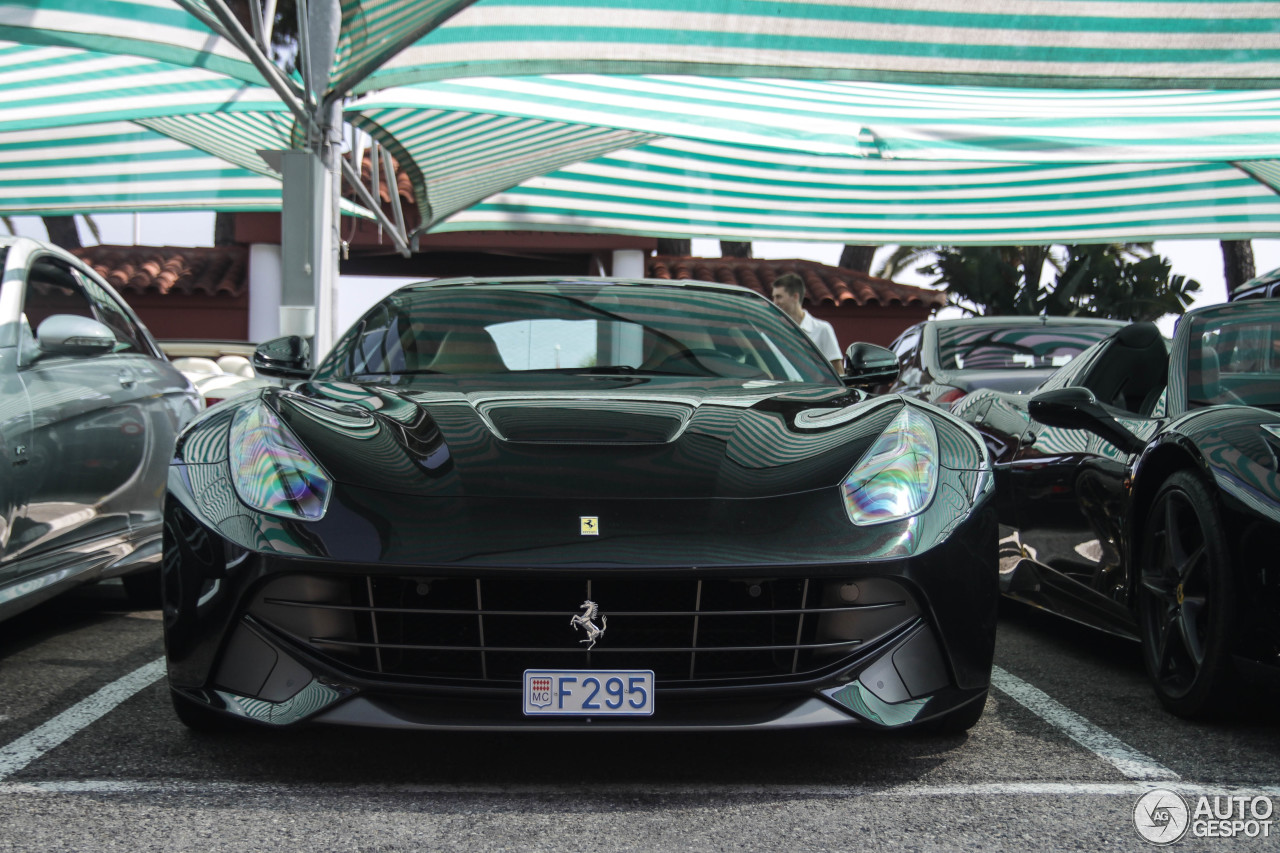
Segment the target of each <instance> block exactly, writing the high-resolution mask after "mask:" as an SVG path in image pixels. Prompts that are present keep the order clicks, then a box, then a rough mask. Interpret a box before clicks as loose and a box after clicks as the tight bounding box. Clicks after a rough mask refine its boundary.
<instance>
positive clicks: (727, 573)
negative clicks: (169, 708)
mask: <svg viewBox="0 0 1280 853" xmlns="http://www.w3.org/2000/svg"><path fill="white" fill-rule="evenodd" d="M995 549H996V529H995V520H994V514H993V512H992V511H991V509H990V502H989V501H985V502H984V504H983V505H982V506H980V507H979V508H978V509H977V510H976V511H975V512H973V513H972V514H971V515H970V516H969V517H968V518H967V519H966V520H965V521H964V522H963V523H961V524H960V525H958V526H957V527H956V528H955V529H954V530H952V531H950V534H949V535H948V536H947V538H946V539H945V540H944V541H942V542H941V543H940V544H938V545H936V546H934V547H932V548H930V549H928V550H926V551H924V552H922V553H918V554H914V555H911V556H907V557H900V558H894V559H881V560H876V561H867V562H836V561H831V560H829V559H827V560H823V561H821V562H818V563H802V564H797V563H794V562H793V563H791V564H789V565H777V564H770V565H765V566H762V565H746V566H743V565H737V566H714V567H711V568H697V567H694V566H683V567H674V568H673V567H671V566H657V567H637V566H608V567H602V566H598V565H597V566H584V567H571V568H565V567H559V568H552V567H548V566H539V567H535V568H529V569H526V570H523V571H520V572H515V571H513V570H512V569H511V568H510V567H509V566H507V567H499V568H494V567H490V568H484V567H476V566H466V567H460V566H456V565H453V566H429V567H428V566H412V565H402V564H401V565H386V564H381V563H373V564H370V563H352V562H348V561H336V560H317V559H297V558H293V559H290V558H286V557H282V556H281V555H280V554H278V553H264V552H261V551H253V550H246V549H244V548H242V547H241V546H240V545H237V544H235V543H232V542H230V541H228V540H226V539H224V538H223V537H221V536H220V535H219V534H218V533H217V532H216V531H215V530H214V529H212V528H211V527H209V526H207V525H205V524H204V523H203V522H202V521H201V520H200V519H198V518H197V517H196V516H195V515H193V514H192V513H191V512H190V511H189V509H188V508H187V507H186V506H185V505H184V504H183V502H181V501H177V500H173V499H172V497H171V499H170V500H169V502H168V504H167V509H166V552H165V570H164V579H165V581H164V582H165V633H166V647H167V653H168V661H169V680H170V685H171V687H172V688H173V689H174V690H175V691H178V692H179V693H181V694H182V695H183V696H185V697H186V698H188V699H191V700H195V701H198V702H201V703H203V704H204V705H206V706H207V707H209V708H211V709H214V710H218V711H222V712H225V713H227V714H230V715H234V716H239V717H243V718H245V719H247V720H252V721H255V722H259V723H263V724H268V725H277V726H278V725H293V724H296V723H301V722H304V721H305V722H317V723H331V724H347V725H360V726H371V727H393V728H421V729H498V730H501V729H512V730H516V729H518V730H525V729H533V728H539V729H552V730H566V729H579V730H595V731H604V730H627V731H644V730H671V729H685V730H723V729H756V728H797V727H808V726H818V725H834V724H847V725H861V726H864V727H869V728H898V727H900V726H904V725H910V724H916V723H922V722H925V721H928V720H930V719H934V718H937V717H939V716H942V715H945V714H948V713H949V712H951V711H954V710H956V709H958V708H960V707H962V706H964V705H966V704H967V703H969V702H976V701H982V697H984V696H985V695H986V691H987V687H988V684H989V678H990V671H991V661H992V656H993V653H994V637H995V623H996V607H997V598H998V593H997V579H996V578H997V573H996V554H995ZM298 579H301V582H299V581H298ZM516 580H518V581H520V582H521V583H525V584H528V583H533V584H535V586H533V587H529V586H526V587H522V588H521V589H522V590H524V591H523V592H521V594H520V595H511V594H509V595H508V598H507V599H506V600H503V599H502V597H501V595H500V594H498V593H495V592H492V591H491V590H495V589H497V588H498V585H500V584H503V583H505V582H514V581H516ZM432 583H436V584H440V585H442V586H443V587H450V586H451V587H453V588H455V591H456V589H466V588H470V587H474V588H475V589H476V590H477V593H476V595H477V597H478V599H479V600H478V601H477V602H476V604H474V605H472V604H468V603H467V602H458V601H453V602H452V603H449V604H446V605H441V604H439V603H438V602H432V603H431V606H423V605H419V606H406V604H405V601H404V597H405V596H406V595H409V594H410V592H409V591H411V590H412V589H414V588H415V587H416V586H417V587H420V586H422V585H423V584H425V585H426V586H427V587H430V586H431V584H432ZM663 584H667V585H671V586H670V588H672V589H675V588H677V587H678V588H682V589H683V588H688V589H690V590H694V589H696V590H697V592H696V594H695V595H696V596H697V599H698V601H699V602H703V599H704V597H705V598H706V599H714V600H715V601H717V602H719V603H718V604H716V605H715V607H716V608H718V610H717V609H714V608H712V609H710V610H708V609H707V608H708V607H710V604H709V603H700V604H696V605H694V606H693V607H692V608H691V607H688V606H685V605H680V606H678V607H673V611H678V612H663V613H654V612H653V610H652V609H646V607H648V608H653V607H655V605H653V604H652V603H649V604H646V605H645V606H644V607H641V606H636V605H635V604H629V605H628V604H627V603H628V602H634V601H635V599H636V597H637V596H638V595H639V594H640V593H638V592H637V590H640V589H642V588H643V587H645V586H655V587H657V586H661V585H663ZM611 585H612V586H611ZM628 585H629V586H628ZM542 586H547V587H549V588H552V589H556V588H565V589H567V590H572V592H565V593H564V594H563V595H561V596H560V599H562V601H561V605H560V606H561V607H563V608H564V609H563V610H562V611H561V612H554V613H552V612H547V611H545V610H543V609H542V608H543V607H544V605H543V604H542V603H540V602H537V601H534V602H530V603H527V604H525V605H521V606H520V607H519V608H517V605H516V604H513V603H512V601H517V602H518V601H520V600H522V598H523V597H525V596H527V595H528V594H529V592H528V591H529V590H531V589H536V588H538V587H542ZM850 586H854V587H857V588H858V589H859V590H861V591H862V594H863V596H864V597H863V600H862V601H861V602H854V603H852V604H849V603H847V602H845V603H842V602H841V601H839V600H836V599H834V598H833V596H837V597H838V596H839V595H840V590H842V589H845V588H847V587H850ZM753 588H761V589H763V590H764V592H763V597H765V598H767V599H769V600H771V601H773V602H774V604H773V605H772V607H771V608H770V609H767V610H765V611H760V612H757V611H756V610H753V609H751V608H752V607H753V606H754V605H744V604H742V603H741V602H740V601H738V600H729V599H728V598H726V596H728V595H729V594H730V593H729V592H726V590H732V591H736V592H738V593H740V594H741V595H745V596H748V597H750V596H751V595H752V594H753ZM365 589H367V597H362V596H363V595H364V593H363V590H365ZM611 589H612V590H614V591H613V592H610V591H609V590H611ZM797 589H804V591H803V592H800V593H795V590H797ZM387 590H394V591H395V594H394V595H392V596H391V598H390V599H388V598H387V596H388V595H389V593H388V592H387ZM579 590H581V591H582V595H583V596H585V597H590V595H588V593H590V594H591V595H596V596H598V597H599V598H600V599H601V600H602V601H604V602H605V603H606V605H607V606H612V607H614V608H623V607H624V606H627V607H628V610H620V609H614V610H613V611H611V612H612V614H613V616H614V620H613V625H612V626H611V630H613V632H614V633H613V634H612V635H611V636H610V637H609V638H608V642H605V643H602V644H601V646H600V648H598V649H597V650H596V651H595V652H584V651H583V647H582V646H581V645H580V644H579V643H578V635H577V634H576V633H575V632H573V631H571V630H569V626H568V620H569V616H571V615H572V614H573V612H574V608H575V607H577V606H578V603H579V601H581V600H582V598H580V597H578V595H579V592H578V591H579ZM755 594H756V595H757V596H760V595H761V593H755ZM794 594H798V595H799V599H798V600H797V599H788V597H787V596H788V595H794ZM664 595H665V593H664ZM610 596H612V597H610ZM455 597H456V596H455ZM486 599H488V600H490V601H491V603H490V604H489V605H488V607H489V610H488V611H486V612H484V613H481V612H480V611H482V610H484V606H485V605H484V601H485V600H486ZM746 600H747V599H746V598H743V599H742V601H746ZM846 605H847V606H846ZM863 605H865V606H863ZM698 607H702V608H703V609H702V610H698V609H697V608H698ZM516 609H518V610H519V612H518V613H517V612H515V610H516ZM646 613H647V614H648V615H649V616H650V617H652V621H654V622H655V623H662V626H663V627H661V628H657V627H655V628H654V629H653V630H654V631H657V632H658V633H650V634H645V635H644V638H643V639H637V640H636V641H635V642H633V643H630V645H628V641H627V640H626V639H625V638H626V637H627V636H628V635H627V627H626V626H627V622H628V620H632V621H638V620H640V618H641V617H642V616H644V615H645V614H646ZM735 614H736V615H735ZM499 616H505V617H507V618H508V619H509V620H524V621H519V622H517V623H515V624H518V625H519V626H520V627H519V628H518V629H512V630H513V633H510V634H508V635H506V637H505V638H504V635H503V634H502V629H501V628H500V627H499V626H498V617H499ZM730 616H733V619H734V620H741V624H740V625H738V626H737V627H735V628H725V629H723V631H721V632H720V635H719V636H718V637H716V638H714V639H713V638H712V634H713V633H714V632H712V631H711V630H710V629H709V628H708V627H707V626H708V624H709V623H711V622H714V620H715V619H721V620H726V621H732V620H730V619H729V617H730ZM482 617H486V618H489V619H490V620H491V622H490V625H491V627H490V630H489V631H488V633H487V634H486V633H484V632H483V631H478V630H474V629H471V628H467V627H465V626H460V627H459V626H455V628H453V629H451V630H449V631H445V632H444V633H437V634H431V628H430V626H438V625H442V624H443V625H448V624H450V623H451V620H452V622H454V623H459V624H460V623H461V622H463V621H467V620H470V621H472V622H475V621H483V620H482ZM646 618H647V617H646ZM415 619H416V620H418V622H416V623H415V622H414V621H413V620H415ZM539 620H540V621H539ZM681 621H684V622H694V623H695V624H700V625H701V626H702V627H701V628H696V629H695V631H700V632H701V634H700V635H699V634H696V633H695V634H694V635H692V637H691V639H687V640H686V639H683V636H684V635H683V634H682V633H681V631H682V630H683V629H679V630H674V629H671V628H670V625H671V623H673V622H681ZM393 623H395V624H398V628H396V629H395V630H398V632H399V633H394V632H393V633H394V635H389V634H388V628H387V626H393V627H394V625H393ZM761 625H767V626H768V627H767V633H768V637H767V638H766V639H763V640H752V641H751V642H750V643H746V644H745V645H751V646H752V648H750V649H747V650H740V651H734V652H728V651H726V648H733V649H739V648H740V647H742V646H744V642H743V641H742V640H741V639H736V640H735V639H733V637H735V636H738V637H741V636H744V635H747V634H750V635H752V636H754V635H757V634H759V633H760V631H762V630H766V629H762V628H761V627H760V626H761ZM673 630H674V633H672V631H673ZM735 630H738V631H739V633H738V634H736V635H735V633H734V631H735ZM543 632H545V633H543ZM664 632H665V633H664ZM744 632H745V633H744ZM513 636H515V637H526V636H527V637H528V638H529V645H530V647H531V648H530V649H527V650H525V649H517V648H514V647H513V646H512V645H511V643H512V642H513V640H511V639H510V638H511V637H513ZM637 636H639V633H637ZM615 638H618V639H616V640H615ZM477 643H479V644H480V645H477ZM700 643H702V644H704V645H699V644H700ZM708 643H709V644H711V645H710V646H709V647H708V646H707V645H705V644H708ZM587 655H591V657H587ZM462 658H467V659H468V660H470V661H471V662H470V663H468V662H465V661H464V662H461V663H460V662H459V661H460V659H462ZM476 660H478V661H480V663H479V668H477V665H476V664H475V662H474V661H476ZM575 660H576V661H578V662H579V663H578V666H581V667H591V668H624V667H625V668H647V669H652V670H654V671H655V673H657V682H656V686H655V711H654V714H653V716H651V717H645V718H605V717H598V718H593V719H584V718H556V717H542V716H539V717H525V716H523V714H522V712H521V687H520V681H519V673H520V671H521V670H522V668H530V669H534V668H542V667H548V666H557V667H561V668H572V667H573V666H574V663H573V661H575ZM716 660H718V661H719V662H718V663H709V662H708V661H716Z"/></svg>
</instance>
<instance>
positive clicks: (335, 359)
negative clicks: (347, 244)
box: [315, 282, 836, 384]
mask: <svg viewBox="0 0 1280 853" xmlns="http://www.w3.org/2000/svg"><path fill="white" fill-rule="evenodd" d="M513 373H514V374H521V373H592V374H599V373H605V374H609V373H617V374H632V373H636V374H640V373H643V374H651V375H671V376H698V377H721V378H731V379H742V380H778V381H793V382H827V383H834V382H835V381H836V380H835V377H834V374H833V373H832V372H831V368H830V365H829V364H827V363H826V362H825V361H824V360H823V359H822V357H821V355H820V354H819V353H818V351H817V349H816V348H815V347H814V346H813V344H812V343H810V341H809V340H808V339H807V338H806V337H805V336H804V333H803V332H801V331H800V330H799V329H798V328H796V327H795V325H794V324H792V323H791V322H790V321H788V320H787V319H786V317H785V316H784V315H783V314H782V312H781V311H779V310H778V309H777V308H775V307H774V306H773V305H771V304H770V303H768V302H767V301H765V300H764V299H759V298H754V297H752V296H750V295H739V294H736V293H722V292H715V291H708V290H701V289H694V288H689V289H685V288H679V287H670V288H659V287H650V286H644V285H626V284H606V283H600V282H562V283H544V282H539V283H536V284H529V283H521V284H505V285H483V286H459V287H435V288H433V287H429V286H428V287H410V288H405V289H403V290H400V291H397V292H396V293H393V294H391V295H390V296H388V297H387V298H386V299H384V300H383V301H382V302H380V303H379V304H378V305H377V306H375V307H374V308H373V309H372V310H371V311H370V312H369V313H368V314H366V315H365V316H364V317H363V318H362V319H361V320H360V321H359V322H358V323H356V325H355V326H354V327H352V329H351V330H350V331H348V332H347V334H346V335H344V336H343V337H342V339H341V340H339V341H338V343H337V344H336V345H335V347H334V349H333V352H332V353H331V354H330V356H329V357H328V358H327V359H326V360H325V362H324V364H323V365H321V367H320V369H319V370H318V371H317V372H316V377H315V378H316V379H320V380H348V381H354V382H378V383H380V384H388V383H392V384H399V383H405V382H410V381H416V379H411V378H409V377H428V378H429V377H431V376H433V375H445V376H450V375H454V376H456V375H471V376H475V375H495V374H502V375H510V374H513ZM428 381H429V379H428Z"/></svg>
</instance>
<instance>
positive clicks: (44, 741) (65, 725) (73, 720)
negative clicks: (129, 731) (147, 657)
mask: <svg viewBox="0 0 1280 853" xmlns="http://www.w3.org/2000/svg"><path fill="white" fill-rule="evenodd" d="M164 672H165V666H164V658H158V659H157V660H153V661H152V662H151V663H149V664H146V665H145V666H141V667H139V668H137V669H135V670H134V671H133V672H131V673H129V674H128V675H126V676H124V677H123V678H118V679H116V680H115V681H113V682H111V683H110V684H108V685H107V686H106V687H103V688H102V689H101V690H99V691H98V692H96V693H94V694H93V695H92V696H89V697H88V698H86V699H82V700H80V701H79V702H77V703H76V704H74V705H72V706H71V707H70V708H68V709H67V710H65V711H63V712H62V713H61V714H59V715H58V716H56V717H54V718H53V719H51V720H49V721H48V722H46V723H44V724H42V725H40V726H37V727H36V728H34V729H32V730H31V731H29V732H27V733H26V734H25V735H23V736H22V737H20V738H18V739H17V740H15V741H13V742H12V743H9V744H7V745H6V746H3V747H0V782H3V781H4V780H5V779H7V778H9V777H10V776H12V775H13V774H14V773H17V772H18V771H19V770H21V769H22V768H24V767H26V766H27V765H28V764H30V763H31V762H33V761H35V760H36V759H37V758H39V757H40V756H42V755H44V754H45V753H46V752H48V751H49V750H51V749H53V748H55V747H57V746H58V745H59V744H61V743H62V742H63V741H65V740H67V739H68V738H70V737H71V736H73V735H75V734H76V733H77V732H79V731H81V730H82V729H84V728H86V727H87V726H89V725H91V724H92V723H94V722H96V721H97V720H98V719H99V718H101V717H102V716H103V715H104V714H106V713H107V712H109V711H110V710H111V709H113V708H115V707H116V706H117V705H119V704H120V703H121V702H124V701H125V700H126V699H128V698H129V697H131V696H133V695H134V694H136V693H138V692H139V691H141V690H143V689H145V688H147V687H150V686H151V685H152V684H154V683H156V682H157V681H159V680H160V679H161V678H163V677H164Z"/></svg>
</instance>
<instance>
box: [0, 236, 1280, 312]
mask: <svg viewBox="0 0 1280 853" xmlns="http://www.w3.org/2000/svg"><path fill="white" fill-rule="evenodd" d="M93 219H94V221H95V223H96V224H97V226H98V230H99V233H100V235H101V240H100V241H99V240H97V239H95V238H94V236H93V234H92V233H91V232H90V231H89V230H88V229H87V228H86V227H85V225H84V223H83V221H81V223H80V238H81V240H82V242H83V243H84V244H85V245H93V244H94V243H97V242H102V243H105V244H113V245H142V246H209V245H212V244H213V214H212V213H163V214H161V213H150V214H140V215H137V216H134V215H133V214H107V215H101V214H100V215H95V216H94V217H93ZM12 221H13V224H14V231H15V232H16V233H18V234H23V235H26V236H29V237H36V238H44V236H45V230H44V225H43V223H41V221H40V219H39V217H34V216H17V217H13V218H12ZM842 248H843V247H842V245H841V244H839V243H793V242H780V241H765V240H761V241H756V242H754V243H752V254H753V255H754V256H755V257H757V258H779V259H783V258H803V259H807V260H813V261H818V262H819V263H824V264H830V265H832V266H834V265H835V264H836V263H837V262H838V261H839V259H840V251H841V249H842ZM1155 248H1156V251H1157V252H1158V253H1160V254H1162V255H1164V256H1165V257H1167V258H1169V260H1170V263H1171V265H1172V267H1173V272H1174V273H1175V274H1180V275H1185V276H1187V277H1189V278H1193V279H1195V280H1196V281H1198V282H1199V283H1200V288H1201V289H1200V294H1199V296H1198V297H1197V298H1196V301H1195V303H1194V304H1195V305H1197V306H1199V305H1213V304H1216V303H1219V302H1225V301H1226V299H1227V287H1226V280H1225V278H1224V276H1223V271H1222V250H1221V247H1220V245H1219V243H1218V241H1217V240H1164V241H1159V242H1157V243H1156V244H1155ZM892 250H893V247H883V248H881V249H880V250H879V251H878V252H877V253H876V263H879V262H880V261H881V260H882V259H883V258H884V256H885V255H887V254H888V253H889V252H891V251H892ZM1253 253H1254V262H1255V266H1256V269H1257V272H1258V273H1259V274H1262V273H1265V272H1269V271H1270V270H1273V269H1276V268H1277V267H1280V240H1254V241H1253ZM693 254H694V255H695V256H701V257H719V255H720V245H719V243H718V242H717V241H715V240H694V241H693ZM407 281H410V279H368V278H360V277H351V276H343V277H342V280H341V281H340V282H339V297H338V313H339V325H342V318H344V317H345V318H348V319H349V320H350V321H354V320H355V319H356V318H358V317H359V316H360V314H362V313H363V312H364V309H365V308H366V307H368V306H369V305H371V304H373V302H375V301H377V300H378V299H380V298H381V297H382V295H383V294H384V293H385V292H387V291H389V290H391V289H394V288H395V287H397V286H399V285H400V284H402V283H405V282H407ZM897 281H899V282H900V283H902V284H915V285H921V286H924V285H926V284H927V280H926V279H924V278H922V277H921V276H918V275H914V274H911V273H905V274H903V275H900V276H898V277H897ZM1175 319H1176V318H1175V317H1173V316H1170V317H1166V318H1165V319H1164V320H1161V321H1160V322H1159V325H1160V327H1161V329H1162V330H1163V331H1164V332H1165V334H1172V331H1173V323H1174V320H1175Z"/></svg>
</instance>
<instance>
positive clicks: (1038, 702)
mask: <svg viewBox="0 0 1280 853" xmlns="http://www.w3.org/2000/svg"><path fill="white" fill-rule="evenodd" d="M991 684H992V685H993V686H995V687H996V688H998V689H999V690H1000V692H1002V693H1004V694H1005V695H1007V696H1008V697H1009V698H1011V699H1013V700H1014V701H1015V702H1017V703H1018V704H1020V705H1022V706H1023V707H1024V708H1026V709H1027V710H1029V711H1030V712H1031V713H1033V714H1035V715H1036V716H1037V717H1039V718H1040V719H1042V720H1044V721H1045V722H1046V723H1048V724H1049V725H1051V726H1053V727H1054V728H1056V729H1059V730H1060V731H1062V732H1063V733H1065V734H1066V735H1067V737H1069V738H1071V739H1072V740H1073V741H1075V742H1076V743H1078V744H1080V745H1081V746H1083V747H1084V748H1085V749H1087V750H1089V751H1090V752H1092V753H1093V754H1094V755H1096V756H1098V757H1099V758H1101V759H1103V760H1104V761H1107V762H1110V763H1111V764H1113V765H1115V767H1116V768H1117V769H1118V770H1119V771H1120V772H1121V773H1123V774H1124V775H1126V776H1128V777H1129V778H1130V779H1135V780H1165V779H1173V780H1176V779H1181V778H1182V777H1181V776H1179V775H1178V774H1177V773H1174V772H1173V771H1172V770H1170V769H1169V768H1168V767H1165V766H1164V765H1163V764H1161V763H1160V762H1158V761H1156V760H1155V759H1154V758H1152V757H1151V756H1149V755H1146V754H1144V753H1141V752H1139V751H1138V750H1136V749H1134V748H1133V747H1131V746H1129V745H1128V744H1127V743H1125V742H1124V741H1122V740H1120V739H1119V738H1118V737H1116V736H1115V735H1113V734H1111V733H1109V732H1106V731H1104V730H1103V729H1100V728H1098V727H1097V726H1096V725H1094V724H1093V723H1091V722H1089V721H1088V720H1086V719H1085V718H1084V717H1082V716H1080V715H1079V714H1077V713H1076V712H1075V711H1072V710H1071V709H1070V708H1068V707H1066V706H1065V705H1062V704H1060V703H1059V702H1058V701H1057V700H1055V699H1053V698H1052V697H1051V696H1049V694H1047V693H1045V692H1044V691H1043V690H1040V689H1039V688H1036V687H1033V686H1031V685H1030V684H1028V683H1027V682H1025V681H1023V680H1022V679H1021V678H1018V677H1017V676H1015V675H1012V674H1010V673H1008V672H1006V671H1004V670H1003V669H1001V668H1000V667H998V666H997V667H993V668H992V670H991Z"/></svg>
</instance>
